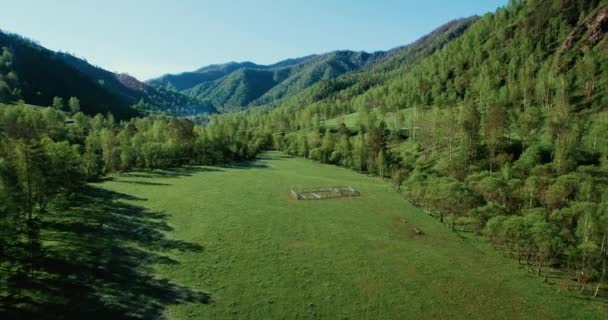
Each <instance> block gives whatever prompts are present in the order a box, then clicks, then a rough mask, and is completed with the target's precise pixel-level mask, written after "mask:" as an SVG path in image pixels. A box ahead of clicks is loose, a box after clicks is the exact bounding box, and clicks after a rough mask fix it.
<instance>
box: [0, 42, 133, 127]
mask: <svg viewBox="0 0 608 320" xmlns="http://www.w3.org/2000/svg"><path fill="white" fill-rule="evenodd" d="M0 48H2V51H3V52H2V57H3V58H2V60H3V61H2V62H3V63H2V66H1V67H0V74H1V75H2V76H1V77H2V78H3V80H2V81H0V82H1V83H0V87H3V86H4V87H10V91H11V92H10V93H11V94H10V95H9V94H2V95H0V99H1V100H4V101H5V102H6V101H10V100H17V99H21V100H24V101H25V102H27V103H30V104H35V105H41V106H49V105H51V104H52V101H53V97H55V96H58V97H62V98H64V100H67V99H68V98H70V97H72V96H74V97H78V98H79V99H80V104H81V110H82V111H83V112H85V113H88V114H97V113H103V114H105V113H108V112H110V113H112V114H114V116H116V117H118V118H128V117H132V116H135V115H137V114H138V112H137V111H136V110H134V109H132V108H129V103H128V102H127V101H125V99H123V98H121V97H120V96H118V95H116V94H113V93H112V92H110V91H109V90H106V89H105V88H104V87H103V86H101V85H100V84H99V83H97V82H95V81H93V80H92V79H90V78H89V77H88V76H87V75H85V74H84V73H82V72H80V71H78V70H77V69H75V68H73V67H71V66H70V65H68V64H66V63H65V62H64V61H63V59H62V58H61V55H59V54H57V53H55V52H53V51H51V50H48V49H46V48H44V47H42V46H40V45H38V44H36V43H34V42H33V41H31V40H28V39H25V38H22V37H20V36H17V35H12V34H6V33H3V32H0ZM4 91H9V90H8V89H5V90H4Z"/></svg>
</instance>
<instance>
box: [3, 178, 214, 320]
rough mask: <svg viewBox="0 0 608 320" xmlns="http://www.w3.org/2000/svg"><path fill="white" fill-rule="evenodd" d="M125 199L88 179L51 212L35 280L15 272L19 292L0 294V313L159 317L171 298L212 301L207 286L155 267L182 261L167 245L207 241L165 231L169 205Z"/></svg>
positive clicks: (191, 247) (191, 248) (183, 247)
mask: <svg viewBox="0 0 608 320" xmlns="http://www.w3.org/2000/svg"><path fill="white" fill-rule="evenodd" d="M127 199H132V197H130V196H127V195H124V194H120V193H116V192H112V191H107V190H103V189H99V188H93V187H87V189H86V190H84V191H83V192H82V194H81V195H78V196H75V198H73V199H70V200H69V203H70V206H67V205H66V206H64V207H62V208H58V209H57V210H56V212H54V213H53V214H50V213H49V216H48V217H47V218H46V220H45V223H44V225H43V226H42V238H43V241H44V243H45V244H46V246H45V249H44V255H42V258H39V259H38V260H37V262H36V270H38V271H37V272H36V274H35V277H34V280H32V281H21V282H19V281H18V280H17V279H15V282H14V283H20V284H21V287H20V288H18V290H13V292H19V294H16V295H13V296H12V297H8V298H7V297H4V298H2V300H0V319H88V320H94V319H112V320H119V319H158V318H163V313H164V311H165V309H166V308H167V307H168V306H170V305H176V304H182V303H210V302H211V297H210V296H209V295H208V294H206V293H204V292H198V291H195V290H193V289H190V288H187V287H184V286H180V285H178V284H175V283H173V282H171V281H170V280H168V279H161V278H157V277H155V276H154V273H153V268H154V266H155V265H160V264H165V265H176V264H178V262H177V261H175V260H173V259H171V258H170V257H168V256H167V255H166V254H167V253H168V252H171V251H185V252H202V251H203V248H202V247H201V246H199V245H197V244H193V243H188V242H185V241H179V240H173V239H169V238H167V237H166V236H165V232H167V231H170V230H171V227H170V226H169V225H168V224H167V223H166V218H167V215H166V214H165V213H162V212H154V211H150V210H147V209H145V208H143V207H139V206H135V205H131V204H126V203H124V202H123V200H127Z"/></svg>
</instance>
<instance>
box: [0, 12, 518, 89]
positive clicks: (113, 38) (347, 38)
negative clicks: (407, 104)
mask: <svg viewBox="0 0 608 320" xmlns="http://www.w3.org/2000/svg"><path fill="white" fill-rule="evenodd" d="M3 2H5V3H3V4H2V10H0V28H1V29H3V30H5V31H10V32H14V33H18V34H21V35H23V36H26V37H28V38H32V39H33V40H36V41H38V42H39V43H40V44H41V45H43V46H46V47H48V48H50V49H53V50H61V51H65V52H70V53H72V54H75V55H76V56H79V57H84V58H86V59H87V60H88V61H89V62H91V63H93V64H95V65H98V66H101V67H104V68H106V69H109V70H111V71H119V72H127V73H129V74H132V75H134V76H136V77H138V78H140V79H142V80H144V79H149V78H151V77H156V76H160V75H162V74H165V73H176V72H182V71H189V70H194V69H197V68H199V67H201V66H204V65H208V64H212V63H223V62H228V61H253V62H256V63H261V64H269V63H273V62H276V61H279V60H283V59H286V58H294V57H300V56H305V55H308V54H312V53H324V52H328V51H332V50H338V49H351V50H365V51H377V50H386V49H390V48H392V47H396V46H400V45H404V44H407V43H410V42H412V41H414V40H416V39H417V38H419V37H420V36H423V35H424V34H426V33H428V32H430V31H432V30H433V29H434V28H436V27H438V26H439V25H441V24H443V23H445V22H447V21H449V20H451V19H455V18H460V17H467V16H471V15H473V14H479V15H482V14H484V13H486V12H489V11H494V10H495V9H496V8H497V7H499V6H503V5H505V4H506V2H507V0H462V1H454V0H424V1H419V0H417V1H414V0H412V1H410V0H375V1H374V0H350V1H349V0H282V1H281V0H249V1H246V0H224V1H220V0H217V1H211V0H198V1H197V0H173V1H171V0H104V1H99V0H43V1H40V0H11V1H3Z"/></svg>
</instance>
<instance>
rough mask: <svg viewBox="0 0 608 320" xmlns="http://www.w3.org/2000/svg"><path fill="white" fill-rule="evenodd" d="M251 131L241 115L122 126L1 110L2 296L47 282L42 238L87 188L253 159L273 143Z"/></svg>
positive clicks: (49, 111)
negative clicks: (52, 217) (50, 221)
mask: <svg viewBox="0 0 608 320" xmlns="http://www.w3.org/2000/svg"><path fill="white" fill-rule="evenodd" d="M251 132H252V131H251V130H248V125H247V120H246V119H244V118H243V117H242V116H239V115H235V116H230V117H228V116H227V117H223V118H221V119H213V120H212V121H211V123H210V124H209V125H207V126H200V125H196V124H195V123H193V122H192V121H190V120H186V119H178V118H164V117H157V118H152V117H149V118H136V119H132V120H130V121H122V122H117V121H116V120H115V119H114V117H113V116H112V115H108V116H103V115H97V116H95V117H88V116H85V115H84V114H82V113H76V114H73V115H72V116H69V115H68V114H66V113H64V112H61V111H58V110H56V109H54V108H36V107H30V106H21V105H17V106H6V105H5V106H2V107H1V108H0V258H1V259H0V298H7V297H10V298H11V299H13V301H20V300H19V299H21V298H24V297H26V296H27V295H28V291H27V288H31V287H32V286H33V284H34V283H36V281H35V279H36V278H38V277H43V276H44V275H42V274H39V268H38V265H37V263H39V261H40V258H41V257H42V256H43V255H44V254H45V243H44V242H43V241H42V239H41V237H40V235H41V226H42V225H43V223H44V220H45V217H46V216H47V215H49V214H52V213H55V210H56V208H55V203H59V202H61V201H62V200H64V199H69V198H70V197H72V196H73V195H74V194H78V193H79V192H80V190H81V189H82V187H83V186H84V184H85V183H86V182H88V181H93V180H96V179H98V178H100V177H103V176H105V175H107V174H111V173H115V172H123V171H126V170H132V169H142V170H146V169H162V168H170V167H176V166H183V165H202V164H223V163H226V162H229V161H237V160H242V159H250V158H252V157H255V155H256V153H257V152H258V151H259V150H261V149H263V148H266V147H267V145H268V143H269V142H270V135H269V134H252V133H251ZM83 214H85V213H83ZM83 218H84V217H83Z"/></svg>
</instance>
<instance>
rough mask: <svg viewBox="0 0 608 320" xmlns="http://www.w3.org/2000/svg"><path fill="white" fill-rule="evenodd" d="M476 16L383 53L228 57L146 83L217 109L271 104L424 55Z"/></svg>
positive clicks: (459, 32) (451, 37)
mask: <svg viewBox="0 0 608 320" xmlns="http://www.w3.org/2000/svg"><path fill="white" fill-rule="evenodd" d="M476 19H477V17H473V18H469V19H461V20H455V21H452V22H450V23H448V24H446V25H444V26H442V27H440V28H438V29H437V30H435V31H433V32H432V33H431V34H429V35H427V36H425V37H423V38H421V39H420V40H418V41H417V42H415V43H413V44H411V45H408V46H404V47H399V48H395V49H392V50H389V51H386V52H383V51H380V52H375V53H366V52H354V51H334V52H330V53H327V54H322V55H311V56H306V57H302V58H297V59H290V60H285V61H281V62H279V63H276V64H273V65H267V66H265V65H257V64H254V63H251V62H244V63H235V62H231V63H227V64H223V65H212V66H208V67H205V68H201V69H199V70H197V71H194V72H186V73H182V74H178V75H165V76H163V77H161V78H158V79H154V80H150V81H149V82H148V83H150V84H152V85H154V86H155V87H162V88H167V89H171V90H177V91H180V92H182V93H185V94H187V95H189V96H192V97H196V98H199V99H204V100H210V101H212V102H213V104H214V105H215V106H216V107H217V108H218V109H220V110H223V111H238V110H242V109H246V108H249V107H252V106H260V105H269V104H270V105H277V104H278V103H280V102H281V101H283V100H285V99H287V98H289V97H292V96H294V95H296V94H298V93H300V92H302V91H303V90H305V89H307V88H310V87H312V86H314V85H316V84H319V83H322V82H323V83H324V82H326V81H330V80H332V79H335V78H338V77H340V76H341V75H344V74H348V73H351V72H354V71H359V70H365V69H369V68H376V70H384V71H386V70H392V69H394V68H396V67H398V66H400V65H404V64H406V63H407V62H409V61H411V60H415V59H417V58H418V57H421V56H424V55H428V54H430V53H432V52H433V51H434V50H436V49H437V48H440V47H441V46H443V45H445V43H447V42H449V41H451V40H452V39H454V38H456V37H458V36H459V35H460V34H462V32H464V30H466V29H467V28H468V27H469V26H470V25H471V24H472V23H473V22H474V21H475V20H476ZM313 90H315V89H313Z"/></svg>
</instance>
